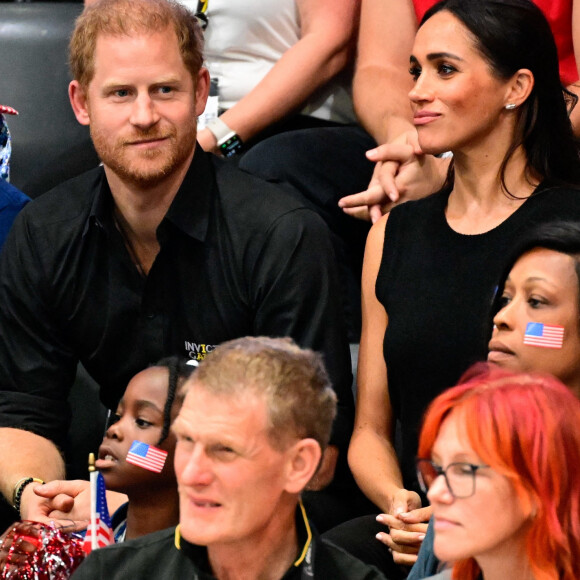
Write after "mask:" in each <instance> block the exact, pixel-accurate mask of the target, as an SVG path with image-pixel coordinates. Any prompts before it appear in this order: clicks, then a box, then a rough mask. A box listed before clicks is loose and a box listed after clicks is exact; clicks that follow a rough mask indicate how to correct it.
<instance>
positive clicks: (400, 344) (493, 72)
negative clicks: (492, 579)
mask: <svg viewBox="0 0 580 580" xmlns="http://www.w3.org/2000/svg"><path fill="white" fill-rule="evenodd" d="M410 63H411V70H410V72H411V74H412V76H413V78H414V79H415V86H414V88H413V89H412V91H411V92H410V94H409V96H410V99H411V106H412V109H413V114H414V123H415V126H416V127H417V130H418V134H419V143H420V145H421V148H422V150H423V151H424V152H427V153H432V154H442V153H444V152H447V151H451V152H452V153H453V167H452V170H451V171H450V174H449V179H448V183H447V185H446V186H445V187H444V188H443V189H442V190H441V191H440V192H439V193H437V194H434V195H432V196H431V197H429V198H426V199H423V200H419V201H414V202H409V203H406V204H403V205H401V206H398V207H396V208H395V209H394V210H393V211H392V212H391V213H390V214H389V215H387V216H385V217H383V218H382V219H381V220H380V221H379V222H377V224H375V225H374V226H373V228H372V230H371V233H370V234H369V238H368V240H367V248H366V254H365V264H364V269H363V296H362V308H363V329H362V337H361V345H360V354H359V364H358V392H357V410H356V419H355V429H354V433H353V437H352V440H351V446H350V450H349V462H350V465H351V468H352V471H353V474H354V475H355V478H356V479H357V482H358V483H359V485H360V487H361V489H362V490H363V491H364V492H365V493H366V494H367V496H368V497H369V498H370V499H371V500H372V501H374V503H375V504H376V505H377V506H378V507H379V508H380V509H381V510H382V511H383V512H384V513H383V514H381V515H380V516H379V524H386V525H388V526H389V529H388V530H387V528H385V527H384V525H379V524H377V526H376V527H375V529H374V530H373V532H378V535H377V537H378V539H379V540H380V541H381V542H382V543H383V544H386V546H387V547H388V548H389V549H390V550H391V551H392V553H393V557H394V561H395V562H397V563H399V564H407V565H410V564H412V563H413V562H414V561H415V559H416V552H417V550H418V548H419V546H420V544H421V542H422V540H423V538H424V533H425V530H426V523H425V522H426V521H427V520H428V518H429V515H430V508H422V507H421V506H422V503H423V502H425V498H424V496H423V495H422V494H421V492H420V489H419V485H418V482H417V478H416V474H415V468H414V458H415V455H416V452H417V437H418V426H419V423H420V420H421V417H422V415H423V413H424V411H425V409H426V407H427V406H428V404H429V403H430V402H431V401H432V400H433V399H434V398H435V397H436V396H437V395H438V394H439V393H441V392H442V391H443V390H444V389H445V388H447V387H448V386H449V385H452V384H455V383H456V381H457V380H458V378H459V377H460V376H461V374H462V373H463V372H464V371H465V369H466V368H468V367H469V366H470V365H471V364H472V363H473V362H475V361H477V360H482V359H483V358H485V356H486V354H487V348H486V346H487V342H488V340H489V335H488V334H487V328H488V327H487V324H486V321H487V318H488V309H489V305H490V304H491V301H492V299H493V296H494V291H495V287H496V284H497V279H498V278H499V275H500V272H501V269H502V266H503V263H504V259H505V253H506V252H508V251H509V250H510V248H512V247H513V246H514V245H515V243H516V241H517V240H518V239H519V238H521V236H522V233H523V232H525V231H526V230H527V229H528V228H529V227H530V226H531V225H533V224H536V223H543V222H547V221H553V220H555V219H568V220H574V219H576V220H578V221H580V191H579V190H578V184H579V183H580V159H579V153H578V152H579V148H578V144H577V142H576V140H575V138H574V136H573V133H572V129H571V125H570V122H569V120H568V117H567V98H568V93H567V92H566V91H565V89H563V87H562V85H561V83H560V79H559V76H558V59H557V54H556V47H555V44H554V40H553V37H552V35H551V32H550V29H549V26H548V24H547V22H546V20H545V18H544V16H543V15H542V13H541V11H540V10H539V9H538V8H537V7H536V6H534V5H533V4H532V3H531V2H528V1H525V0H505V1H501V2H499V1H494V0H472V1H470V2H463V1H461V0H445V1H444V2H441V3H439V4H437V5H436V6H434V7H433V8H432V9H431V10H429V11H428V12H427V13H426V15H425V17H424V19H423V21H422V23H421V26H420V28H419V30H418V33H417V36H416V39H415V43H414V47H413V51H412V55H411V57H410ZM395 425H398V426H399V428H400V441H399V442H398V444H397V449H396V450H395V439H394V431H395ZM387 532H388V533H387ZM358 536H359V537H364V536H361V534H358ZM350 540H352V536H351V537H350V538H349V541H350ZM366 542H367V544H368V543H370V542H372V540H371V539H368V536H367V539H366ZM341 543H342V545H344V546H345V547H352V546H348V542H341ZM376 544H377V545H378V548H376V552H379V548H382V554H384V553H385V552H386V550H384V546H381V545H380V544H379V543H378V542H377V543H376ZM371 549H372V548H371ZM364 550H365V553H361V552H357V550H356V549H352V551H354V552H357V555H359V556H363V557H364V558H366V559H370V558H368V555H369V554H368V550H369V547H368V546H366V547H365V548H364ZM371 558H372V556H371ZM380 559H381V556H378V560H379V561H380ZM373 561H374V562H377V563H378V561H377V560H375V559H374V558H373ZM389 573H391V572H390V571H389ZM404 574H405V573H403V576H404ZM391 575H392V573H391Z"/></svg>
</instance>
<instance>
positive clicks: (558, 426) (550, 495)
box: [419, 365, 580, 580]
mask: <svg viewBox="0 0 580 580" xmlns="http://www.w3.org/2000/svg"><path fill="white" fill-rule="evenodd" d="M451 413H453V415H454V416H455V417H458V418H459V420H462V419H463V422H464V425H465V430H466V433H467V437H468V440H469V443H470V445H471V447H472V448H473V450H474V451H475V453H476V454H477V455H478V456H479V457H480V458H481V460H482V461H483V462H484V463H486V464H488V465H489V466H490V467H492V468H493V469H494V470H495V471H497V472H498V473H501V474H502V475H504V476H506V477H507V478H508V479H509V480H510V481H511V483H512V485H513V486H514V488H515V490H516V493H517V495H518V497H519V500H520V501H521V502H522V506H523V508H524V510H528V511H529V513H530V521H531V523H530V526H529V528H528V531H527V538H526V552H527V556H528V558H529V562H530V566H531V569H532V572H533V574H534V577H535V578H536V580H578V578H580V401H578V399H576V398H575V397H574V395H573V394H572V393H571V391H570V390H569V389H567V388H566V387H565V386H564V385H562V383H560V382H559V381H558V380H557V379H555V378H553V377H551V376H547V375H537V374H531V373H530V374H528V373H513V372H511V371H506V370H502V369H499V368H496V367H492V366H489V365H479V366H478V367H475V368H474V369H472V370H470V371H468V373H467V374H466V375H464V377H463V378H462V379H461V381H460V383H459V384H458V385H457V386H456V387H453V388H452V389H449V390H448V391H446V392H444V393H442V394H441V395H439V396H438V397H437V398H436V399H435V400H434V401H433V402H432V403H431V405H430V406H429V408H428V410H427V413H426V415H425V419H424V423H423V428H422V432H421V437H420V440H419V456H420V457H430V456H431V449H432V448H433V445H434V443H435V439H436V438H437V434H438V432H439V429H440V427H441V424H442V423H443V421H444V420H445V419H446V418H447V417H448V416H449V415H450V414H451ZM491 524H492V523H491V522H490V525H491ZM479 574H480V569H479V566H478V565H477V562H476V561H475V560H474V559H473V558H470V559H468V560H462V561H459V562H456V563H455V565H454V567H453V578H454V579H458V578H461V579H462V580H476V578H478V577H479Z"/></svg>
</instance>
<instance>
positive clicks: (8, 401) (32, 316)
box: [0, 204, 77, 443]
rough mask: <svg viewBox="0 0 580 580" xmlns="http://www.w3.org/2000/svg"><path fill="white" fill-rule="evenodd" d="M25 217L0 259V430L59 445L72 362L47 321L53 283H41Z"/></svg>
mask: <svg viewBox="0 0 580 580" xmlns="http://www.w3.org/2000/svg"><path fill="white" fill-rule="evenodd" d="M30 205H33V204H30ZM26 214H27V212H26V211H24V212H23V213H21V214H20V216H18V218H17V220H16V221H15V223H14V226H13V228H12V231H11V232H10V235H9V236H8V239H7V241H6V244H5V246H4V248H3V250H2V253H1V255H0V304H2V307H1V308H0V333H1V336H2V340H1V341H0V390H1V391H2V392H1V393H0V427H16V428H21V429H26V430H29V431H32V432H34V433H36V434H38V435H42V436H43V437H47V438H48V439H51V440H53V441H55V442H56V443H61V442H62V441H63V439H64V436H65V434H66V429H67V426H68V422H69V411H68V404H67V395H68V392H69V390H70V387H71V385H72V383H73V381H74V376H75V372H76V363H77V361H76V359H75V357H74V355H73V353H72V352H71V350H70V348H69V347H67V346H66V344H65V342H64V340H63V337H62V336H61V333H60V331H59V330H58V326H57V324H56V321H55V320H54V319H53V318H54V317H53V307H54V306H55V305H54V304H53V303H52V301H51V292H50V289H51V287H52V286H53V284H54V281H53V280H47V279H46V270H45V268H46V263H43V259H42V253H43V252H42V249H43V244H45V243H47V240H45V239H43V238H42V237H41V236H40V235H39V232H38V230H37V229H35V228H34V227H31V226H30V224H29V222H28V221H27V218H26ZM59 258H60V259H62V256H60V257H58V256H57V258H56V259H57V260H58V259H59Z"/></svg>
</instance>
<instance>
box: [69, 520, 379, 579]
mask: <svg viewBox="0 0 580 580" xmlns="http://www.w3.org/2000/svg"><path fill="white" fill-rule="evenodd" d="M178 530H179V528H177V530H176V528H169V529H167V530H162V531H160V532H155V533H153V534H148V535H147V536H142V537H140V538H136V539H135V540H129V541H128V542H123V543H122V544H116V545H114V546H108V547H106V548H103V549H101V550H95V551H94V552H92V553H91V554H90V555H89V557H88V559H87V560H85V561H84V562H83V563H82V564H81V566H80V568H79V569H78V570H77V571H76V572H75V573H74V574H73V576H72V578H73V580H92V579H97V578H107V579H108V580H117V579H119V580H125V579H126V578H131V580H140V579H149V578H190V579H191V580H216V579H215V576H214V575H213V573H212V570H211V567H210V564H209V560H208V554H207V548H205V547H204V546H196V545H194V544H190V543H189V542H186V541H185V540H184V539H183V538H181V537H180V535H179V532H178ZM296 533H297V536H298V545H299V549H298V554H297V559H296V561H295V562H294V563H293V564H292V565H291V566H290V568H289V569H288V570H287V571H286V573H285V574H284V576H282V578H281V580H309V579H310V578H314V579H319V580H386V579H385V577H384V576H383V575H382V574H381V573H380V572H379V571H378V570H377V569H376V568H374V567H373V566H369V565H368V564H364V563H363V562H361V561H360V560H358V559H357V558H355V557H354V556H351V555H350V554H348V553H347V552H345V551H343V550H342V549H341V548H338V547H337V546H334V545H333V544H330V543H327V542H326V541H324V540H322V539H321V538H320V537H319V536H318V534H317V533H316V530H314V528H312V527H311V525H310V522H309V521H308V519H307V518H306V516H305V512H304V516H303V515H302V514H301V513H300V509H297V512H296Z"/></svg>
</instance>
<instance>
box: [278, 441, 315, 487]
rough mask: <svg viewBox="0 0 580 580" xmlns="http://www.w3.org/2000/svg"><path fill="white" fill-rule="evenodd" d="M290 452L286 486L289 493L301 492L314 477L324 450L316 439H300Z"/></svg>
mask: <svg viewBox="0 0 580 580" xmlns="http://www.w3.org/2000/svg"><path fill="white" fill-rule="evenodd" d="M287 453H288V462H287V471H286V486H285V489H286V491H287V492H288V493H296V494H298V493H300V492H301V491H302V490H303V489H304V488H305V487H306V486H307V485H308V482H309V481H310V480H311V479H312V478H313V476H314V474H315V473H316V470H317V469H318V465H319V463H320V458H321V457H322V451H321V450H320V445H319V444H318V441H316V440H315V439H310V438H307V439H300V441H298V442H296V443H295V444H294V445H293V446H292V447H291V448H290V449H288V451H287Z"/></svg>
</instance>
